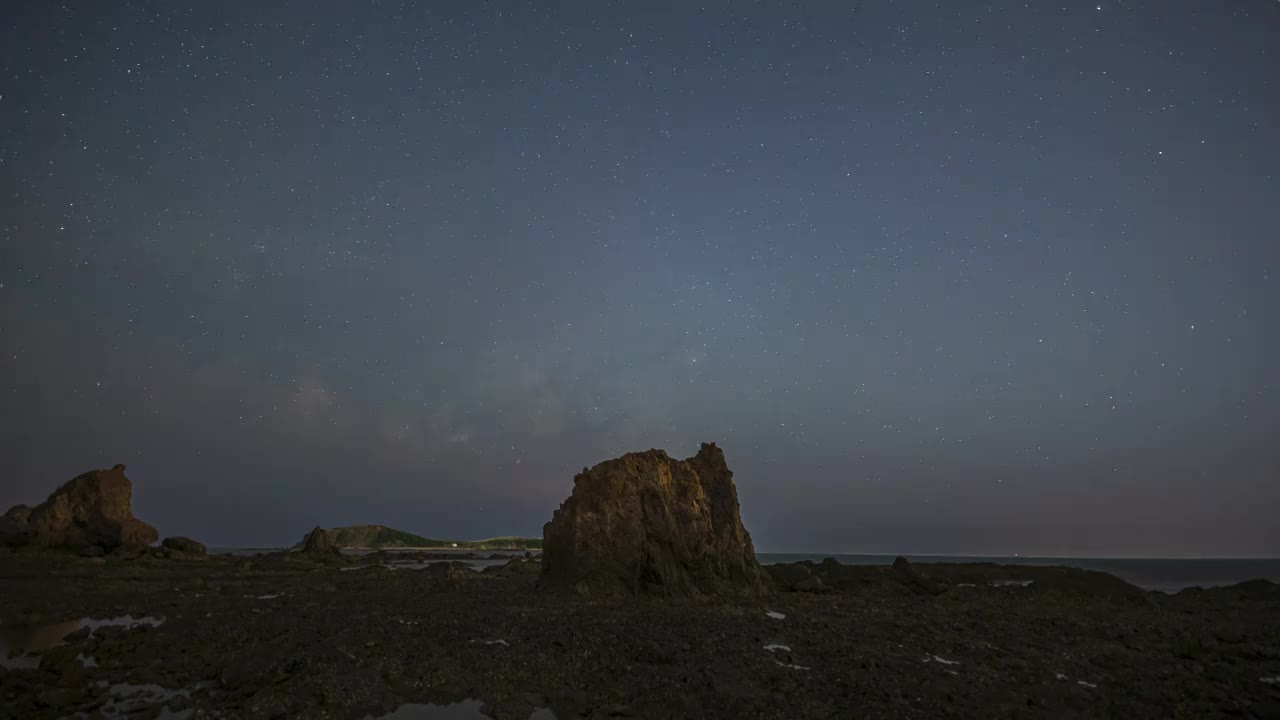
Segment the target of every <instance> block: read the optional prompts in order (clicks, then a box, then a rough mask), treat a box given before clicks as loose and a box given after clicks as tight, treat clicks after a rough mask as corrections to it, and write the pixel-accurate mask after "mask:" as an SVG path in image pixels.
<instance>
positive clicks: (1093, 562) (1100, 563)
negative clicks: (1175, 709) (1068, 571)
mask: <svg viewBox="0 0 1280 720" xmlns="http://www.w3.org/2000/svg"><path fill="white" fill-rule="evenodd" d="M756 557H757V558H759V560H760V562H761V563H763V564H766V565H768V564H771V563H779V562H797V561H800V560H812V561H814V562H819V561H821V560H822V559H823V558H827V557H832V558H835V559H836V560H837V561H838V562H840V563H843V564H845V565H892V564H893V560H894V558H895V557H897V556H896V555H850V554H843V555H832V554H827V555H823V554H795V553H757V554H756ZM906 558H907V559H908V560H910V561H912V562H921V563H930V562H938V563H998V564H1001V565H1062V566H1066V567H1073V568H1081V569H1083V570H1097V571H1100V572H1105V573H1110V574H1112V575H1115V576H1116V577H1118V578H1120V579H1121V580H1124V581H1126V582H1129V583H1132V584H1133V585H1137V586H1138V587H1140V588H1144V589H1146V590H1159V591H1161V592H1177V591H1179V590H1183V589H1185V588H1189V587H1205V588H1207V587H1220V586H1223V585H1234V584H1235V583H1238V582H1244V581H1245V580H1257V579H1264V580H1270V581H1272V582H1280V558H1276V559H1262V560H1255V559H1229V558H1228V559H1217V558H1214V559H1194V560H1178V559H1165V558H1050V557H1021V556H1017V557H993V556H980V555H907V556H906Z"/></svg>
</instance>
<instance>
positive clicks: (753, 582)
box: [542, 443, 770, 596]
mask: <svg viewBox="0 0 1280 720" xmlns="http://www.w3.org/2000/svg"><path fill="white" fill-rule="evenodd" d="M542 537H543V558H542V579H543V582H544V584H546V585H550V586H556V587H564V588H572V589H574V590H576V591H577V592H579V593H581V594H586V595H632V594H641V593H644V594H658V595H669V596H691V595H732V594H741V595H758V594H761V593H763V592H765V591H766V590H768V589H769V587H770V582H769V578H768V576H767V575H766V574H765V573H764V571H763V570H762V569H761V568H760V565H759V564H758V563H757V562H756V557H755V548H753V547H752V545H751V536H750V535H749V534H748V533H747V531H746V529H745V528H744V527H742V520H741V518H740V517H739V515H738V493H737V490H736V489H734V485H733V473H732V472H730V471H729V468H728V466H726V465H725V460H724V453H723V452H722V451H721V450H720V448H718V447H716V446H715V445H714V444H705V443H704V444H703V445H702V447H701V449H699V450H698V454H697V455H695V456H693V457H691V458H689V459H688V460H674V459H672V458H671V457H669V456H668V455H667V453H665V452H664V451H662V450H649V451H648V452H640V453H629V454H627V455H623V456H622V457H620V458H618V459H616V460H609V461H606V462H603V463H600V464H599V465H596V466H595V467H593V468H590V469H584V470H583V471H582V473H580V474H579V475H578V476H577V477H575V478H574V480H573V494H572V495H570V497H569V499H567V500H565V501H564V503H563V504H561V505H560V509H558V510H556V511H555V514H554V515H553V516H552V518H551V522H549V523H547V524H546V525H545V526H544V527H543V529H542Z"/></svg>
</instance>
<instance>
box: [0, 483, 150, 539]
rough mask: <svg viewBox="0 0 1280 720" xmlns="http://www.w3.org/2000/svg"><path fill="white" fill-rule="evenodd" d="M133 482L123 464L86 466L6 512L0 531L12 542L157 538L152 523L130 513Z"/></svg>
mask: <svg viewBox="0 0 1280 720" xmlns="http://www.w3.org/2000/svg"><path fill="white" fill-rule="evenodd" d="M132 498H133V485H132V483H130V482H129V478H127V477H125V475H124V465H116V466H115V467H113V468H111V469H110V470H90V471H89V472H87V473H84V474H83V475H79V476H77V477H75V478H73V479H71V480H70V481H68V482H67V483H65V484H63V485H62V487H60V488H58V489H57V490H54V491H53V494H52V495H50V496H49V498H48V499H47V500H45V501H44V502H43V503H40V504H39V505H37V506H35V507H33V508H28V507H26V506H24V505H18V506H16V507H14V508H12V509H10V510H9V511H8V512H7V513H5V516H4V523H3V527H2V528H0V534H3V535H4V536H5V541H6V542H7V543H8V544H13V545H36V546H42V547H67V548H78V549H89V548H101V549H102V550H103V551H105V552H110V551H112V550H114V549H116V548H118V547H122V546H145V545H150V544H151V543H153V542H155V541H156V540H157V539H159V537H160V534H159V533H157V532H156V529H155V528H153V527H151V526H150V525H148V524H146V523H144V522H142V521H141V520H139V519H137V518H135V517H134V516H133V511H132V509H131V507H130V503H131V501H132Z"/></svg>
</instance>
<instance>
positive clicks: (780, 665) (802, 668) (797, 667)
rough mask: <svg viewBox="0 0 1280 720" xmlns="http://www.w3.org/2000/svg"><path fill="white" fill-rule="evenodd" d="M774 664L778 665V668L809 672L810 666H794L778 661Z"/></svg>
mask: <svg viewBox="0 0 1280 720" xmlns="http://www.w3.org/2000/svg"><path fill="white" fill-rule="evenodd" d="M773 664H774V665H777V666H778V667H784V668H791V669H792V670H808V669H809V666H808V665H792V664H790V663H784V662H778V661H777V660H774V661H773Z"/></svg>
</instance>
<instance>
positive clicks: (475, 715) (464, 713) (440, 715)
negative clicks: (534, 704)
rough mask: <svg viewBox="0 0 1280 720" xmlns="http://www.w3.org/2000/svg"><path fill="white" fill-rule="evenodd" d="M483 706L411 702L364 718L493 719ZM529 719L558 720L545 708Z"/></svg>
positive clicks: (472, 702) (473, 702) (476, 703)
mask: <svg viewBox="0 0 1280 720" xmlns="http://www.w3.org/2000/svg"><path fill="white" fill-rule="evenodd" d="M483 707H484V703H483V702H481V701H480V700H463V701H462V702H456V703H452V704H450V705H432V704H429V703H409V704H406V705H401V706H400V707H398V708H396V709H395V710H394V711H393V712H390V713H387V714H386V715H379V716H378V717H376V718H375V717H373V716H372V715H365V716H364V720H493V718H491V717H489V716H488V715H485V714H484V713H483V712H480V709H481V708H483ZM529 720H556V716H555V714H554V713H552V712H551V711H550V710H547V709H545V708H543V709H538V710H534V711H533V714H532V715H530V716H529Z"/></svg>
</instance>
